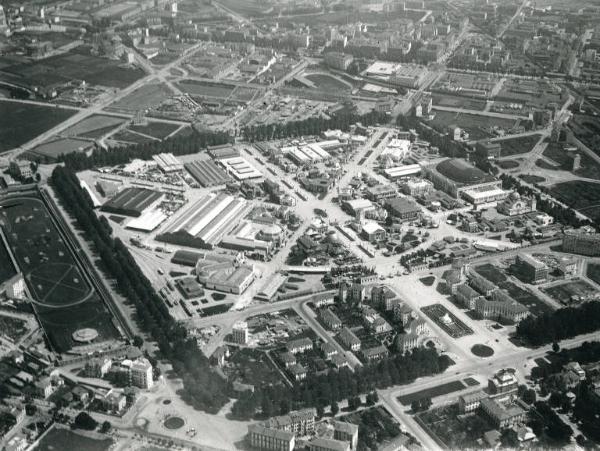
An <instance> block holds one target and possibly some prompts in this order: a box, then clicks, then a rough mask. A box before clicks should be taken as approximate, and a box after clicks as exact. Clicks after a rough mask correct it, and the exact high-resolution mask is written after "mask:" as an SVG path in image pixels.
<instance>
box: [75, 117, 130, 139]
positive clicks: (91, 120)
mask: <svg viewBox="0 0 600 451" xmlns="http://www.w3.org/2000/svg"><path fill="white" fill-rule="evenodd" d="M123 122H125V119H123V118H121V117H114V116H107V115H104V114H94V115H92V116H90V117H87V118H85V119H84V120H82V121H81V122H78V123H77V124H75V125H73V126H72V127H69V128H68V129H67V130H65V131H64V132H63V134H64V135H65V136H80V137H85V138H91V139H97V138H100V137H101V136H102V135H104V134H106V133H108V132H109V131H111V130H113V129H115V128H116V127H117V126H119V125H121V124H122V123H123Z"/></svg>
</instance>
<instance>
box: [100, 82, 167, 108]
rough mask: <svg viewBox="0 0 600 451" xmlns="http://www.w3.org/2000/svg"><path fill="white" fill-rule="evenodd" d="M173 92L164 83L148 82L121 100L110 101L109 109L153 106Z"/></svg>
mask: <svg viewBox="0 0 600 451" xmlns="http://www.w3.org/2000/svg"><path fill="white" fill-rule="evenodd" d="M172 96H173V93H172V92H171V90H170V89H169V88H168V87H167V85H164V84H148V85H144V86H142V87H141V88H138V89H136V90H135V91H133V92H132V93H131V94H129V95H127V96H125V97H123V98H122V99H121V100H119V101H117V102H115V103H112V104H111V105H110V107H109V109H115V110H124V111H132V112H133V111H139V110H146V109H148V108H152V107H155V106H157V105H159V104H160V103H162V102H163V101H165V100H167V99H168V98H170V97H172Z"/></svg>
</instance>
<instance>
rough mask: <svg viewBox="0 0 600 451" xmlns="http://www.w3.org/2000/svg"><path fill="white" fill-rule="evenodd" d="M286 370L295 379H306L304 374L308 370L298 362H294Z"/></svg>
mask: <svg viewBox="0 0 600 451" xmlns="http://www.w3.org/2000/svg"><path fill="white" fill-rule="evenodd" d="M288 371H289V372H290V374H291V375H292V376H293V377H294V380H295V381H303V380H304V379H306V376H307V374H308V372H307V371H306V368H304V366H302V365H301V364H299V363H295V364H294V365H291V366H290V367H289V368H288Z"/></svg>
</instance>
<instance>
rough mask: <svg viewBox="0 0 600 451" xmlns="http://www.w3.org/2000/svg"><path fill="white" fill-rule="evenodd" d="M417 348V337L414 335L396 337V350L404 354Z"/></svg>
mask: <svg viewBox="0 0 600 451" xmlns="http://www.w3.org/2000/svg"><path fill="white" fill-rule="evenodd" d="M418 346H419V336H418V335H417V334H415V333H412V332H410V333H407V334H401V335H398V336H397V337H396V349H397V350H398V352H399V353H401V354H405V353H407V352H408V351H412V350H413V349H415V348H416V347H418Z"/></svg>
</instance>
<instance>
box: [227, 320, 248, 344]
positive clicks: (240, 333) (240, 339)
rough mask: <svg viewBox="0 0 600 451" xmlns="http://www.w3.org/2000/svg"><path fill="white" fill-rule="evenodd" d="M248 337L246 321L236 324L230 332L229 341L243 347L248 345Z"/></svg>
mask: <svg viewBox="0 0 600 451" xmlns="http://www.w3.org/2000/svg"><path fill="white" fill-rule="evenodd" d="M248 337H249V333H248V323H247V322H246V321H238V322H236V323H235V324H234V325H233V329H232V331H231V340H232V341H233V342H234V343H237V344H240V345H245V344H247V343H248Z"/></svg>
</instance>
